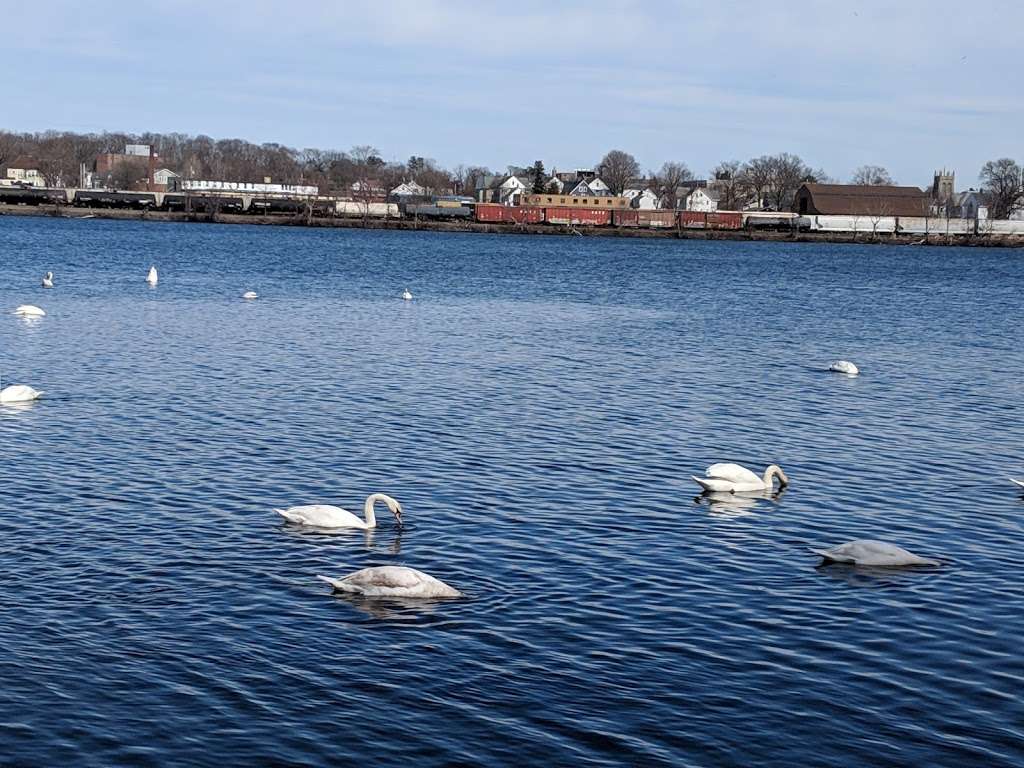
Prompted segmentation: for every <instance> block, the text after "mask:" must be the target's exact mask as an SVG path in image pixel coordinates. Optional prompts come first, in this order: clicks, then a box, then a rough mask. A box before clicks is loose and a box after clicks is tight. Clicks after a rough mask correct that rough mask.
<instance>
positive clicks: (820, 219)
mask: <svg viewBox="0 0 1024 768" xmlns="http://www.w3.org/2000/svg"><path fill="white" fill-rule="evenodd" d="M803 218H804V219H807V220H808V228H809V229H810V231H812V232H848V233H850V234H872V235H881V234H891V233H893V232H895V231H896V217H895V216H854V215H850V216H825V215H820V214H819V215H814V216H806V217H803Z"/></svg>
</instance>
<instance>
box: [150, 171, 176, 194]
mask: <svg viewBox="0 0 1024 768" xmlns="http://www.w3.org/2000/svg"><path fill="white" fill-rule="evenodd" d="M180 189H181V174H180V173H175V172H174V171H172V170H171V169H170V168H160V169H159V170H156V171H153V190H154V191H156V192H177V191H179V190H180Z"/></svg>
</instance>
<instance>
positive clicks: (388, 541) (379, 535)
mask: <svg viewBox="0 0 1024 768" xmlns="http://www.w3.org/2000/svg"><path fill="white" fill-rule="evenodd" d="M278 530H280V531H281V532H282V533H284V534H285V535H287V536H294V537H296V538H303V537H318V538H321V539H325V538H329V537H341V538H344V539H348V540H350V541H351V540H359V539H362V541H363V546H364V547H365V548H366V549H367V550H377V549H378V547H379V546H383V547H386V549H387V550H388V552H390V553H391V554H393V555H397V554H400V553H401V551H402V529H400V528H395V529H391V530H390V531H382V530H381V529H380V528H369V529H367V530H365V531H364V530H360V529H359V528H317V527H316V526H312V525H302V526H295V525H287V524H285V525H281V526H279V528H278ZM378 539H379V541H378Z"/></svg>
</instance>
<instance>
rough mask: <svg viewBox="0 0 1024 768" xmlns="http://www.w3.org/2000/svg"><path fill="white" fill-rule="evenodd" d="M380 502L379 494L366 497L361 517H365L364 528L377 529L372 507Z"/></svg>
mask: <svg viewBox="0 0 1024 768" xmlns="http://www.w3.org/2000/svg"><path fill="white" fill-rule="evenodd" d="M379 500H380V494H379V493H374V494H371V495H370V496H367V497H366V503H365V504H364V505H363V515H364V517H366V527H367V528H376V527H377V516H376V515H375V514H374V513H373V505H374V504H376V503H377V502H378V501H379Z"/></svg>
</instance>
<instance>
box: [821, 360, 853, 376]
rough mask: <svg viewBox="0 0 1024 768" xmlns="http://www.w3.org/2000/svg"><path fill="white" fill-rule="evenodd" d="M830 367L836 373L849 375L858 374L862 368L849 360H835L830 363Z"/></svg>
mask: <svg viewBox="0 0 1024 768" xmlns="http://www.w3.org/2000/svg"><path fill="white" fill-rule="evenodd" d="M828 369H829V370H830V371H834V372H835V373H845V374H846V375H847V376H856V375H857V374H859V373H860V370H859V369H858V368H857V366H856V365H854V364H853V363H851V362H850V361H849V360H833V361H832V362H831V363H829V366H828Z"/></svg>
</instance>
